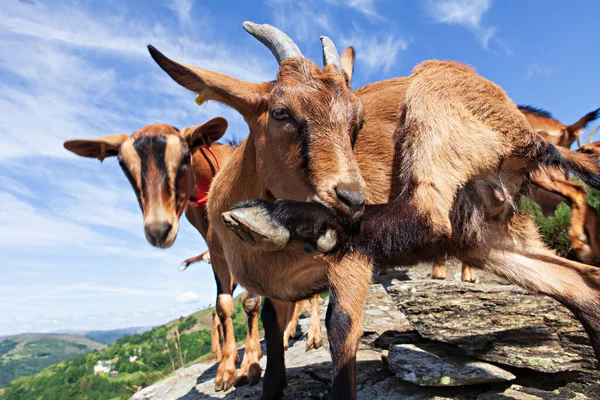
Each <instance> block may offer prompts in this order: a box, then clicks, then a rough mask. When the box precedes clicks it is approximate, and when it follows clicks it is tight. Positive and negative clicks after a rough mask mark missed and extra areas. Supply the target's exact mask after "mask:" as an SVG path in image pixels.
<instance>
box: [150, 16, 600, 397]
mask: <svg viewBox="0 0 600 400" xmlns="http://www.w3.org/2000/svg"><path fill="white" fill-rule="evenodd" d="M244 27H245V28H246V29H247V30H248V31H249V32H250V33H252V34H253V35H254V36H256V37H257V38H258V39H259V40H260V41H261V42H263V43H264V44H265V45H266V46H267V47H269V49H270V50H271V51H272V52H273V54H274V55H275V57H276V59H277V60H278V62H279V64H280V67H279V71H278V73H277V79H276V80H275V81H273V82H265V83H259V84H254V83H248V82H244V81H240V80H237V79H235V78H232V77H228V76H226V75H222V74H219V73H216V72H212V71H208V70H204V69H201V68H197V67H192V66H187V65H184V64H180V63H178V62H175V61H173V60H170V59H168V58H166V57H165V56H164V55H162V54H161V53H159V52H158V51H157V50H156V49H154V48H152V47H150V52H151V55H152V57H153V58H154V60H155V61H156V62H157V63H158V64H159V65H160V66H161V68H162V69H163V70H165V71H166V72H167V73H168V74H169V75H170V76H171V77H172V78H173V79H174V80H175V81H177V82H178V83H179V84H181V85H183V86H184V87H186V88H188V89H190V90H192V91H194V92H196V93H198V94H199V96H200V97H201V98H202V99H204V100H216V101H219V102H222V103H224V104H227V105H229V106H231V107H232V108H234V109H236V110H237V111H238V112H240V114H242V115H243V117H244V119H245V120H246V122H247V123H248V125H249V127H250V134H249V136H248V138H247V139H246V140H245V141H244V142H243V143H242V144H241V145H240V147H239V148H238V149H237V150H236V152H235V153H234V154H233V156H232V158H231V160H230V162H229V163H227V165H226V166H225V167H224V168H223V171H222V173H221V174H219V175H218V176H217V177H216V179H215V181H214V182H213V185H212V186H211V190H210V192H209V204H208V212H209V219H210V221H211V223H212V224H213V230H212V233H213V235H217V236H218V237H219V239H220V241H221V244H222V246H223V250H224V254H225V257H226V258H227V261H228V264H229V266H230V268H231V271H232V273H233V275H234V276H235V277H236V280H238V281H239V282H240V283H241V284H243V285H244V287H246V288H248V289H249V290H252V291H253V292H256V293H261V294H263V295H265V296H268V297H269V298H266V299H265V304H264V306H263V310H262V320H263V325H264V327H265V338H266V340H267V370H266V373H265V377H264V384H263V399H274V398H279V397H280V396H281V395H282V394H283V389H284V387H285V383H286V377H285V368H284V367H283V366H284V364H285V361H284V352H283V341H282V335H281V332H282V331H283V328H284V323H285V319H286V314H287V310H288V307H287V305H288V304H289V302H295V301H298V300H300V299H303V298H305V297H307V296H310V295H312V294H314V293H316V292H318V291H321V290H323V289H326V288H329V289H330V303H329V308H328V310H327V331H328V336H329V340H330V345H331V353H332V360H333V377H334V378H333V382H332V391H331V398H334V399H354V398H356V365H355V359H356V351H357V348H358V342H359V339H360V336H361V313H362V308H363V305H364V301H365V297H366V293H367V288H368V284H369V282H370V280H371V273H372V267H371V264H370V263H369V262H368V259H367V256H368V257H370V258H371V259H373V260H374V261H375V262H376V263H377V264H379V265H382V266H385V265H387V264H391V265H395V264H411V263H414V262H415V261H417V260H422V259H426V260H432V259H435V258H438V257H440V256H441V254H442V253H447V254H451V255H456V256H458V257H459V258H460V259H461V260H463V261H466V262H469V263H472V264H473V265H474V266H476V267H482V268H486V269H488V270H490V271H492V272H495V273H497V274H499V275H501V276H505V277H507V278H508V279H509V280H510V281H512V282H515V283H517V284H519V285H520V286H522V287H526V288H528V289H530V290H532V291H539V292H541V293H545V294H547V295H551V296H553V297H556V298H558V299H559V300H560V301H562V302H563V303H566V304H568V305H569V306H570V307H571V309H572V310H573V311H574V312H575V313H576V314H577V316H578V317H579V318H580V319H581V320H582V321H583V323H584V325H585V326H586V329H587V330H588V332H589V333H590V335H591V338H592V342H593V344H594V346H595V348H596V349H600V336H598V332H600V323H599V321H597V319H596V318H595V307H596V306H597V304H598V303H599V302H600V299H599V298H598V292H597V289H598V285H599V284H600V281H596V279H597V278H595V272H596V271H595V269H593V268H590V267H588V266H585V265H581V264H577V263H574V262H570V261H566V260H563V259H561V258H559V257H557V256H555V255H554V254H553V253H551V252H550V251H548V250H546V249H545V248H544V247H543V245H542V244H541V242H540V240H539V238H538V235H537V233H536V232H535V228H534V227H533V225H532V224H530V223H529V222H530V221H529V219H527V218H523V217H522V216H521V215H520V214H518V213H516V212H514V211H513V209H512V207H511V206H512V205H513V202H512V201H502V202H500V204H498V200H497V199H496V198H495V196H494V195H493V194H492V192H494V191H497V190H498V188H499V189H501V190H502V192H503V194H505V196H506V199H509V200H510V199H513V198H514V197H515V196H516V195H517V193H518V192H519V191H520V189H521V183H523V182H524V181H525V179H526V175H527V173H528V172H529V171H532V170H535V169H537V168H538V167H539V165H540V164H547V165H560V166H567V167H569V168H573V169H578V171H577V172H579V174H580V175H582V177H583V178H584V179H585V180H587V181H588V182H591V183H593V184H594V185H595V186H598V182H600V179H599V177H598V175H597V174H598V173H599V172H600V169H599V168H598V166H597V165H596V164H595V163H593V162H592V161H591V160H590V159H589V158H588V157H585V156H583V155H580V154H574V153H571V152H569V151H568V150H562V149H556V148H555V147H554V146H552V145H550V144H548V143H546V142H544V141H543V140H542V139H541V138H540V137H539V136H538V135H537V134H536V133H535V132H533V131H532V130H531V128H530V127H529V125H528V124H527V121H526V120H525V118H524V117H523V115H522V114H521V113H520V112H519V111H518V109H517V108H516V106H515V105H514V104H513V103H512V102H511V101H510V100H509V99H508V97H507V96H506V95H505V93H504V92H503V91H502V90H501V89H500V88H499V87H498V86H496V85H494V84H492V83H490V82H489V81H487V80H485V79H483V78H480V77H479V76H478V75H476V74H475V73H474V72H473V71H472V70H471V69H470V68H468V67H465V66H462V65H459V64H456V63H444V62H437V61H430V62H426V63H423V64H421V65H420V66H418V67H417V68H416V69H415V71H414V73H413V75H412V76H411V77H410V78H397V79H391V80H387V81H383V82H377V83H374V84H371V85H367V86H366V87H364V88H361V89H358V90H356V91H355V92H352V91H351V90H350V84H349V79H348V76H347V74H345V73H344V72H342V68H341V67H342V66H341V61H340V60H339V58H338V56H337V51H336V50H335V47H334V46H333V44H332V43H331V41H329V39H327V38H322V42H323V59H324V64H325V66H324V68H323V69H322V70H321V69H319V68H318V67H317V66H316V65H315V64H314V63H312V62H311V61H309V60H307V59H306V58H304V57H303V56H302V54H301V53H300V50H299V49H298V48H297V46H296V45H295V44H294V43H293V42H292V41H291V39H289V38H288V37H287V36H285V35H284V34H283V33H281V32H280V31H278V30H276V29H275V28H273V27H270V26H268V25H261V26H259V25H255V24H252V23H245V24H244ZM363 122H365V124H364V127H363ZM361 128H362V129H361ZM359 133H360V134H359ZM453 143H460V144H461V145H460V146H458V145H456V146H455V145H453ZM464 143H467V145H466V146H465V145H464ZM353 150H354V153H353ZM363 177H364V179H363ZM250 182H251V183H250ZM503 182H510V183H511V184H510V185H506V184H505V183H503ZM252 198H254V199H262V200H258V201H252V202H247V203H244V204H243V206H238V207H237V208H236V209H234V210H233V211H232V212H225V211H227V210H229V209H231V207H232V206H233V204H234V203H236V202H240V201H245V200H247V199H252ZM276 199H291V200H278V201H276V202H275V203H269V202H267V201H265V200H268V201H274V200H276ZM455 199H456V201H455ZM307 200H312V202H309V203H306V202H305V201H307ZM365 201H366V202H367V206H366V207H365V206H364V204H363V202H365ZM453 211H454V212H453ZM224 212H225V213H224ZM223 213H224V214H223ZM222 214H223V219H224V221H223V222H226V225H225V224H224V223H223V222H222V221H221V220H220V218H221V215H222ZM363 214H364V217H363V218H362V222H361V216H362V215H363ZM451 215H452V216H451ZM228 229H232V230H234V231H235V233H236V234H238V235H239V236H240V237H241V238H242V239H244V240H245V241H246V242H247V243H248V244H250V245H251V246H248V245H247V244H244V243H243V242H240V241H239V240H237V239H236V238H235V236H233V235H231V233H230V232H229V231H228ZM528 235H531V238H532V239H529V238H528ZM263 250H271V251H263ZM301 250H304V252H302V251H301ZM329 251H333V253H335V256H326V257H321V256H318V257H317V256H314V254H315V253H317V252H329ZM307 253H309V254H307ZM342 255H345V257H341V256H342ZM574 285H575V286H576V285H580V287H579V288H578V290H577V291H576V292H575V291H574V288H575V286H574Z"/></svg>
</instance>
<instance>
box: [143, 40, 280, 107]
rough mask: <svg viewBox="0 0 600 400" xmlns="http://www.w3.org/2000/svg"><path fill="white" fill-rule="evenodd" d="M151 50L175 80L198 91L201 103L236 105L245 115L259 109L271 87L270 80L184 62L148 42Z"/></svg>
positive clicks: (160, 65)
mask: <svg viewBox="0 0 600 400" xmlns="http://www.w3.org/2000/svg"><path fill="white" fill-rule="evenodd" d="M148 50H149V51H150V55H151V56H152V58H153V59H154V61H156V63H157V64H158V66H159V67H161V68H162V69H163V71H165V72H166V73H167V74H168V75H169V76H170V77H171V78H173V80H174V81H175V82H177V83H179V84H180V85H181V86H183V87H185V88H186V89H189V90H191V91H192V92H195V93H197V94H198V97H197V98H196V103H198V104H202V103H204V102H205V101H208V100H215V101H218V102H220V103H223V104H225V105H228V106H229V107H232V108H234V109H235V110H236V111H238V112H239V113H240V114H242V115H249V114H252V113H253V112H254V111H255V110H256V107H257V105H258V104H259V103H260V100H261V99H262V98H263V95H266V93H267V92H266V90H267V89H268V87H270V84H269V83H263V84H257V83H250V82H245V81H242V80H239V79H236V78H233V77H231V76H228V75H224V74H220V73H218V72H214V71H209V70H206V69H202V68H198V67H192V66H190V65H186V64H181V63H179V62H177V61H174V60H171V59H170V58H168V57H166V56H165V55H164V54H162V53H161V52H160V51H158V50H156V49H155V48H154V47H153V46H148Z"/></svg>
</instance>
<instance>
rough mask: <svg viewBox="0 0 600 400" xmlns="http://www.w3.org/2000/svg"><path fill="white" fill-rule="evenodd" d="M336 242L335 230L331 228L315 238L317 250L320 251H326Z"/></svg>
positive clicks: (331, 248)
mask: <svg viewBox="0 0 600 400" xmlns="http://www.w3.org/2000/svg"><path fill="white" fill-rule="evenodd" d="M336 244H337V232H336V231H334V230H333V229H327V231H326V232H325V233H324V234H322V235H321V236H320V237H319V239H318V240H317V250H319V251H320V252H321V253H328V252H330V251H331V250H333V248H334V247H335V245H336Z"/></svg>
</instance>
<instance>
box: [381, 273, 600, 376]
mask: <svg viewBox="0 0 600 400" xmlns="http://www.w3.org/2000/svg"><path fill="white" fill-rule="evenodd" d="M394 283H395V284H394V285H391V286H389V287H388V291H389V293H390V294H391V295H392V296H393V297H394V300H395V302H396V305H397V306H398V307H399V309H400V310H401V311H402V312H403V313H404V314H405V315H406V317H407V318H408V320H409V321H410V322H411V323H412V324H413V325H414V326H415V328H416V330H417V331H418V332H419V334H420V335H421V336H422V337H423V338H426V339H428V340H432V341H439V342H444V343H449V344H453V345H456V346H458V347H459V348H461V349H462V350H464V352H465V354H466V355H469V356H471V357H474V358H478V359H480V360H484V361H492V362H495V363H500V364H504V365H510V366H513V367H519V368H529V369H532V370H535V371H540V372H564V371H575V370H576V371H590V372H591V371H595V370H596V368H597V363H596V361H595V357H594V354H593V350H592V347H591V346H590V344H589V340H588V338H587V335H586V333H585V331H584V329H583V327H582V326H581V323H579V321H577V320H576V319H575V318H573V316H572V315H571V313H570V312H569V311H568V310H567V309H566V308H564V307H563V306H562V305H560V304H559V303H558V302H556V301H554V300H552V299H550V298H548V297H543V296H538V295H532V294H528V293H527V292H525V291H523V290H521V289H519V288H517V287H514V286H507V285H473V284H463V283H453V282H444V281H425V280H424V281H410V282H405V281H395V282H394Z"/></svg>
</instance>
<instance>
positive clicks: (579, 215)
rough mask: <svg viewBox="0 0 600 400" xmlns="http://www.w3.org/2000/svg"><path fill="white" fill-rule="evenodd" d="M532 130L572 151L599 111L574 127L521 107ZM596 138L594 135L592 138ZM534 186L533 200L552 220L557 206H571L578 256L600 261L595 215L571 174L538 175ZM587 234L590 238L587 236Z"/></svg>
mask: <svg viewBox="0 0 600 400" xmlns="http://www.w3.org/2000/svg"><path fill="white" fill-rule="evenodd" d="M519 110H521V112H523V113H524V114H525V118H527V121H528V122H529V124H530V125H531V126H532V127H533V129H534V130H535V131H536V132H537V133H538V134H539V135H541V136H542V137H543V138H544V139H545V140H546V141H548V142H550V143H552V144H554V145H557V146H562V147H566V148H569V147H571V145H572V144H573V142H575V140H577V141H579V137H580V136H581V133H582V131H583V129H585V128H586V127H587V126H588V125H589V123H590V122H592V121H594V120H596V119H597V118H598V116H599V115H600V109H597V110H595V111H592V112H589V113H587V114H586V115H584V116H583V117H581V118H580V119H579V120H578V121H577V122H575V123H573V124H571V125H565V124H563V123H562V122H560V121H558V120H556V119H554V118H552V115H551V114H550V113H548V112H547V111H543V110H540V109H538V108H534V107H530V106H519ZM590 136H591V137H593V135H590ZM531 182H532V183H533V184H534V186H533V187H532V190H531V195H530V196H531V198H532V199H533V200H534V201H535V202H536V203H538V204H539V205H540V206H541V208H542V211H543V213H544V214H545V215H546V216H547V217H550V216H552V215H553V214H554V211H555V210H556V207H557V206H558V204H559V203H560V202H561V201H563V199H566V200H567V202H568V204H569V206H571V210H572V212H571V223H570V226H569V233H568V234H569V241H570V242H571V247H572V249H573V250H574V252H575V255H576V256H577V258H578V259H579V260H581V261H582V262H584V263H586V264H593V263H594V262H597V261H599V260H600V243H599V242H598V239H599V238H598V235H597V233H596V230H597V229H596V225H597V222H596V212H595V210H594V209H593V208H591V207H590V206H588V204H587V202H586V199H585V197H586V192H587V191H586V188H585V186H582V185H577V184H574V183H572V182H571V181H570V180H569V174H568V173H566V172H565V171H563V170H553V171H539V172H536V173H534V174H532V176H531ZM586 230H587V235H586Z"/></svg>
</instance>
